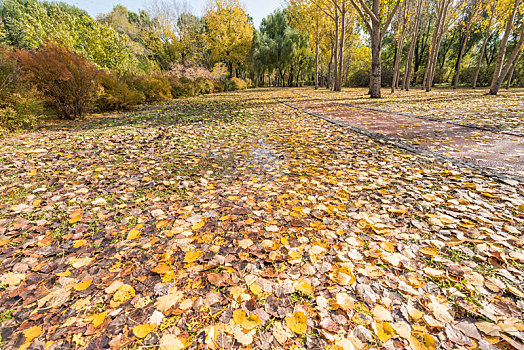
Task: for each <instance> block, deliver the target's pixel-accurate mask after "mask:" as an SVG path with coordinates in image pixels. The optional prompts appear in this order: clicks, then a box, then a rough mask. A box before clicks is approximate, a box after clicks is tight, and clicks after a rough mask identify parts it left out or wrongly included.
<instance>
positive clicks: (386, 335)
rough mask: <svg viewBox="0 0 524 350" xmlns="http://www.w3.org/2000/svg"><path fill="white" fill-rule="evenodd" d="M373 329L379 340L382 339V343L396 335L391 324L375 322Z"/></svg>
mask: <svg viewBox="0 0 524 350" xmlns="http://www.w3.org/2000/svg"><path fill="white" fill-rule="evenodd" d="M373 328H374V330H375V334H376V335H377V337H378V339H380V341H382V342H385V341H387V340H388V339H391V338H393V336H394V335H395V331H394V330H393V327H392V326H391V324H390V323H389V322H374V323H373Z"/></svg>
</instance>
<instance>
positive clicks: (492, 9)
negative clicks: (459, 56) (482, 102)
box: [472, 0, 499, 89]
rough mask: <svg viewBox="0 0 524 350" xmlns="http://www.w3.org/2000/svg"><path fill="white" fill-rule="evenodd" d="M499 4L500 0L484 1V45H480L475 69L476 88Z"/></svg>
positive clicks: (482, 20) (473, 84)
mask: <svg viewBox="0 0 524 350" xmlns="http://www.w3.org/2000/svg"><path fill="white" fill-rule="evenodd" d="M490 1H491V5H489V6H487V5H488V4H487V3H488V2H490ZM497 4H499V0H485V1H484V2H483V6H484V12H483V15H484V17H483V18H482V19H481V21H480V24H481V29H482V30H484V34H483V38H482V45H481V47H480V53H479V56H478V60H477V67H476V69H475V76H474V77H473V82H472V88H473V89H475V88H476V87H477V81H478V77H479V73H480V66H481V65H482V59H483V58H484V52H485V51H486V45H487V43H488V39H489V37H490V35H491V32H492V30H493V28H492V27H493V22H494V20H495V16H496V8H497Z"/></svg>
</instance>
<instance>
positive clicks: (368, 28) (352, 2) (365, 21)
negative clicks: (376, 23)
mask: <svg viewBox="0 0 524 350" xmlns="http://www.w3.org/2000/svg"><path fill="white" fill-rule="evenodd" d="M350 1H351V4H352V5H353V7H354V8H355V9H356V10H357V12H358V14H359V15H360V18H362V21H364V24H365V25H366V29H367V31H368V33H369V34H371V25H370V24H369V22H368V20H367V19H366V16H364V13H363V12H362V10H361V9H360V7H358V5H357V4H355V1H354V0H350Z"/></svg>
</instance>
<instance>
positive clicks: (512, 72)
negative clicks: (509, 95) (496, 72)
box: [506, 51, 522, 90]
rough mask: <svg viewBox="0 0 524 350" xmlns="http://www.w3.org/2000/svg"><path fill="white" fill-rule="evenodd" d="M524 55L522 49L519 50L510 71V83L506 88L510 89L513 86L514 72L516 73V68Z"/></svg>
mask: <svg viewBox="0 0 524 350" xmlns="http://www.w3.org/2000/svg"><path fill="white" fill-rule="evenodd" d="M521 56H522V51H520V52H519V54H518V55H517V58H515V61H514V62H513V64H512V65H511V70H510V71H509V76H508V83H507V84H506V90H509V88H510V87H511V81H512V80H513V74H515V68H516V67H517V64H518V63H519V60H520V57H521Z"/></svg>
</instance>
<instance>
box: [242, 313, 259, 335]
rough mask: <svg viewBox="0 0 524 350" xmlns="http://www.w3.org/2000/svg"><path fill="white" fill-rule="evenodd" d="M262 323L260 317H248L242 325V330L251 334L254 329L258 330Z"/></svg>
mask: <svg viewBox="0 0 524 350" xmlns="http://www.w3.org/2000/svg"><path fill="white" fill-rule="evenodd" d="M261 322H262V321H261V320H260V317H258V316H257V315H249V317H246V318H244V320H242V323H241V324H240V325H241V326H242V328H244V330H245V331H246V332H249V331H251V330H252V329H255V328H257V327H258V326H259V325H260V323H261Z"/></svg>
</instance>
